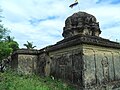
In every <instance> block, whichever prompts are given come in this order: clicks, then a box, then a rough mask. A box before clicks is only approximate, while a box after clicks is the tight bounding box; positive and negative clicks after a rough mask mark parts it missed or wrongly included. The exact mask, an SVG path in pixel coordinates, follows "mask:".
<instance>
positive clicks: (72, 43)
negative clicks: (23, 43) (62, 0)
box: [11, 12, 120, 90]
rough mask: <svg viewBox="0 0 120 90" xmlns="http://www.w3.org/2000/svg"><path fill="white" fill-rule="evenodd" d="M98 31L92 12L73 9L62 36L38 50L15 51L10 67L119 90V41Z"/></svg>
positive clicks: (86, 88)
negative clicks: (103, 35) (53, 43)
mask: <svg viewBox="0 0 120 90" xmlns="http://www.w3.org/2000/svg"><path fill="white" fill-rule="evenodd" d="M100 34H101V30H100V27H99V22H97V20H96V18H95V17H94V16H93V15H91V14H88V13H86V12H77V13H74V14H73V15H72V16H69V17H68V18H67V19H66V21H65V27H64V28H63V33H62V36H63V37H64V39H63V40H61V41H59V42H57V43H56V44H55V45H51V46H47V47H45V48H43V49H40V50H27V49H19V50H17V51H15V52H14V53H13V55H12V56H11V58H12V60H11V68H12V69H13V70H16V71H17V72H18V73H25V74H32V73H35V74H38V75H41V76H53V77H55V78H56V79H62V80H65V81H67V82H70V83H73V84H74V85H77V86H78V87H79V88H78V89H77V90H120V44H119V43H117V42H113V41H110V40H108V39H104V38H101V37H100V36H99V35H100Z"/></svg>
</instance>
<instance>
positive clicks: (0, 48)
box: [0, 9, 19, 63]
mask: <svg viewBox="0 0 120 90" xmlns="http://www.w3.org/2000/svg"><path fill="white" fill-rule="evenodd" d="M1 12H2V10H1V9H0V63H1V60H3V59H4V58H7V57H8V56H9V55H10V53H12V51H15V50H17V49H18V48H19V45H18V43H17V42H16V41H14V40H13V39H14V38H13V37H12V38H11V37H10V36H8V34H9V30H8V29H7V28H5V27H4V26H3V25H2V24H1V22H2V20H1V17H2V16H1Z"/></svg>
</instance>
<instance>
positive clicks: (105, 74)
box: [83, 44, 120, 90]
mask: <svg viewBox="0 0 120 90" xmlns="http://www.w3.org/2000/svg"><path fill="white" fill-rule="evenodd" d="M83 61H84V75H83V81H84V86H85V88H89V89H90V88H98V89H99V90H113V89H115V88H116V89H115V90H119V89H120V87H119V85H120V83H119V82H120V49H115V48H114V49H113V48H105V47H100V46H95V45H85V44H84V45H83ZM118 84H119V85H118ZM102 85H103V86H102ZM117 85H118V87H119V89H118V88H117ZM100 87H101V88H100ZM104 88H106V89H104Z"/></svg>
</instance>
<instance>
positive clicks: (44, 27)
mask: <svg viewBox="0 0 120 90" xmlns="http://www.w3.org/2000/svg"><path fill="white" fill-rule="evenodd" d="M73 2H74V0H73V1H71V0H54V1H53V0H44V1H43V0H1V1H0V3H1V7H2V9H3V16H4V17H5V18H4V20H3V23H4V24H5V26H6V27H8V28H9V29H11V35H12V36H14V37H15V39H16V40H17V41H18V42H19V44H20V47H23V44H24V43H26V41H31V42H34V44H35V45H36V46H37V48H42V47H45V46H46V45H50V44H54V43H56V42H57V41H59V40H61V39H63V38H62V29H63V27H64V21H65V19H66V18H67V17H68V16H70V15H72V14H73V13H74V12H77V11H79V9H80V10H82V11H85V12H88V13H90V14H93V15H95V16H96V18H97V20H98V21H99V22H100V27H101V30H102V34H101V36H102V37H104V38H109V37H111V36H112V37H111V40H115V39H116V38H117V39H120V35H119V34H120V31H119V29H120V24H119V22H120V16H119V15H120V12H119V10H120V4H119V3H118V4H110V2H111V0H108V1H104V2H103V1H102V0H101V2H100V3H97V2H99V0H79V7H78V6H76V7H75V8H73V9H71V8H69V5H70V4H71V3H73ZM54 16H55V17H57V18H53V19H49V18H48V17H54ZM33 18H35V19H38V22H37V23H35V25H32V24H31V23H30V22H29V20H31V19H33ZM46 18H47V19H46ZM44 19H46V20H44ZM39 20H43V21H39ZM115 24H116V25H115Z"/></svg>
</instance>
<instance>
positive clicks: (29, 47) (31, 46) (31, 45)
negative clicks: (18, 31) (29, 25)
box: [23, 41, 36, 49]
mask: <svg viewBox="0 0 120 90" xmlns="http://www.w3.org/2000/svg"><path fill="white" fill-rule="evenodd" d="M23 45H24V46H25V47H27V49H34V48H35V47H36V46H33V43H32V42H28V41H27V44H23Z"/></svg>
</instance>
